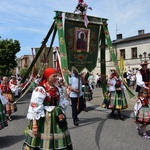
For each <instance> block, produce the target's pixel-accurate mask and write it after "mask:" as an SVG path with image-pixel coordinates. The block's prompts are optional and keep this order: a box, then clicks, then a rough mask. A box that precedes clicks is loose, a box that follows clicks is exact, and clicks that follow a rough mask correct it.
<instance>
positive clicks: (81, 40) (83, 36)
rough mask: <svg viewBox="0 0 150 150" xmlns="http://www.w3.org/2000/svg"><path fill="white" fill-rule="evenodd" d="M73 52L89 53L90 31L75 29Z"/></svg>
mask: <svg viewBox="0 0 150 150" xmlns="http://www.w3.org/2000/svg"><path fill="white" fill-rule="evenodd" d="M74 35H75V38H74V40H75V41H74V50H75V51H76V52H89V41H90V30H89V29H85V28H75V34H74Z"/></svg>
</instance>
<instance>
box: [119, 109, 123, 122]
mask: <svg viewBox="0 0 150 150" xmlns="http://www.w3.org/2000/svg"><path fill="white" fill-rule="evenodd" d="M118 116H119V119H120V120H122V121H124V118H123V117H122V115H121V112H120V110H118Z"/></svg>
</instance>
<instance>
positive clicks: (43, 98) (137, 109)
mask: <svg viewBox="0 0 150 150" xmlns="http://www.w3.org/2000/svg"><path fill="white" fill-rule="evenodd" d="M147 66H148V63H147V62H142V63H141V69H139V70H138V71H137V73H136V76H135V77H136V86H137V87H136V92H137V93H138V94H137V100H136V102H135V106H134V113H135V120H134V121H135V123H136V124H137V131H138V133H139V135H141V136H143V137H144V138H146V139H150V136H149V135H147V132H146V126H147V125H148V124H150V102H149V99H150V83H149V81H150V71H149V69H148V68H147ZM68 80H69V82H68V83H65V82H64V79H63V77H61V76H60V75H59V74H58V72H57V71H56V70H55V69H53V68H46V69H45V70H44V72H43V74H42V75H41V76H39V75H38V76H37V77H35V78H34V79H32V80H29V81H28V82H27V84H30V83H29V82H34V88H33V91H32V95H31V100H30V103H29V107H28V113H27V119H29V121H30V123H29V125H28V126H27V127H26V128H25V130H24V134H25V141H24V144H23V149H24V150H30V149H60V150H72V149H73V146H72V141H71V137H70V133H69V129H68V125H67V119H66V111H67V108H68V106H69V105H70V106H71V110H72V120H73V124H74V125H75V126H79V123H80V118H79V114H80V113H81V112H82V111H87V107H86V101H91V100H93V90H94V88H95V87H96V88H100V87H101V76H100V75H99V74H97V75H96V77H95V78H94V75H93V74H91V73H89V72H82V73H80V74H79V73H78V71H77V70H76V69H75V68H73V69H72V72H70V73H69V77H68ZM93 83H94V84H93ZM107 86H108V99H107V108H108V109H111V114H110V115H111V117H114V116H115V115H114V113H115V111H117V113H118V117H119V119H120V120H123V121H124V120H125V119H124V118H123V116H122V113H121V110H122V109H127V108H128V102H127V98H126V95H125V92H124V90H125V89H126V88H125V86H124V81H123V79H121V78H120V77H119V75H118V73H117V71H113V72H112V73H111V75H110V76H109V77H108V79H107ZM20 87H21V84H20V79H19V80H17V79H16V77H15V76H11V78H10V79H9V78H8V77H6V76H4V77H3V78H2V80H1V84H0V129H3V128H4V127H7V126H9V122H8V121H12V113H15V112H16V111H17V103H16V102H15V98H16V97H19V96H20V94H21V92H20ZM47 139H48V140H47Z"/></svg>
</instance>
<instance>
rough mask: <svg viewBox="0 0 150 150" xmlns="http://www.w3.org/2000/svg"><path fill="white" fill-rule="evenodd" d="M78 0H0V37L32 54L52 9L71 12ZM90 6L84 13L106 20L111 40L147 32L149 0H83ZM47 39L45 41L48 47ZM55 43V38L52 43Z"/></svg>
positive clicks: (43, 34)
mask: <svg viewBox="0 0 150 150" xmlns="http://www.w3.org/2000/svg"><path fill="white" fill-rule="evenodd" d="M77 2H78V0H0V36H1V38H2V39H13V40H18V41H19V42H20V45H21V51H20V52H19V53H18V54H17V56H18V57H20V56H22V55H28V54H29V55H31V48H35V47H40V46H41V42H42V41H43V39H44V38H45V36H46V34H47V32H48V30H49V28H50V27H51V25H52V23H53V21H54V20H53V17H54V16H55V12H54V10H59V11H64V12H72V13H73V12H74V10H75V7H76V5H77ZM85 2H86V3H87V4H88V5H89V6H90V7H92V9H93V10H92V11H91V10H88V11H87V15H90V16H96V17H101V18H107V19H108V28H109V33H110V36H111V40H115V39H116V34H120V33H121V34H123V38H125V37H130V36H134V35H137V34H138V30H141V29H144V30H145V33H150V17H149V13H150V1H148V0H132V1H131V0H103V1H102V0H85ZM49 45H50V42H49V43H47V46H49ZM53 46H58V39H57V38H56V39H55V42H54V45H53Z"/></svg>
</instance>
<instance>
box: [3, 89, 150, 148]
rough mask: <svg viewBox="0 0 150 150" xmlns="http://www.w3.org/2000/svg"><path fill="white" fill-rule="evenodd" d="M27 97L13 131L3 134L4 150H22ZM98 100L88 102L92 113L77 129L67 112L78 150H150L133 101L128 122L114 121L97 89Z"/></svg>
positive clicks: (127, 113)
mask: <svg viewBox="0 0 150 150" xmlns="http://www.w3.org/2000/svg"><path fill="white" fill-rule="evenodd" d="M30 96H31V94H30V93H29V94H27V95H26V96H25V97H24V98H22V99H21V100H20V101H19V102H18V105H17V106H18V111H17V112H16V113H15V114H13V115H12V119H13V121H12V122H9V127H7V128H4V129H3V130H1V131H0V149H1V150H21V149H22V144H23V141H24V135H23V130H24V128H25V127H26V126H27V125H28V120H27V119H26V114H27V109H28V103H29V98H30ZM93 97H94V99H93V100H92V101H90V102H87V106H88V112H82V113H81V114H80V115H79V119H80V125H79V127H76V126H74V125H73V121H72V118H71V109H70V108H69V109H68V111H67V121H68V126H69V130H70V134H71V138H72V143H73V147H74V150H149V149H150V140H148V139H143V138H142V137H140V136H139V135H138V134H137V131H136V125H135V123H134V122H133V118H132V117H133V114H132V108H133V104H134V102H133V101H130V100H128V103H129V108H128V109H126V110H124V111H123V115H124V117H125V121H121V120H119V119H118V118H117V116H116V118H114V119H112V118H110V117H109V113H110V110H107V109H104V108H101V107H100V105H101V103H102V101H103V97H102V91H101V89H100V88H97V89H94V95H93ZM147 130H148V134H150V126H148V128H147Z"/></svg>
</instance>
